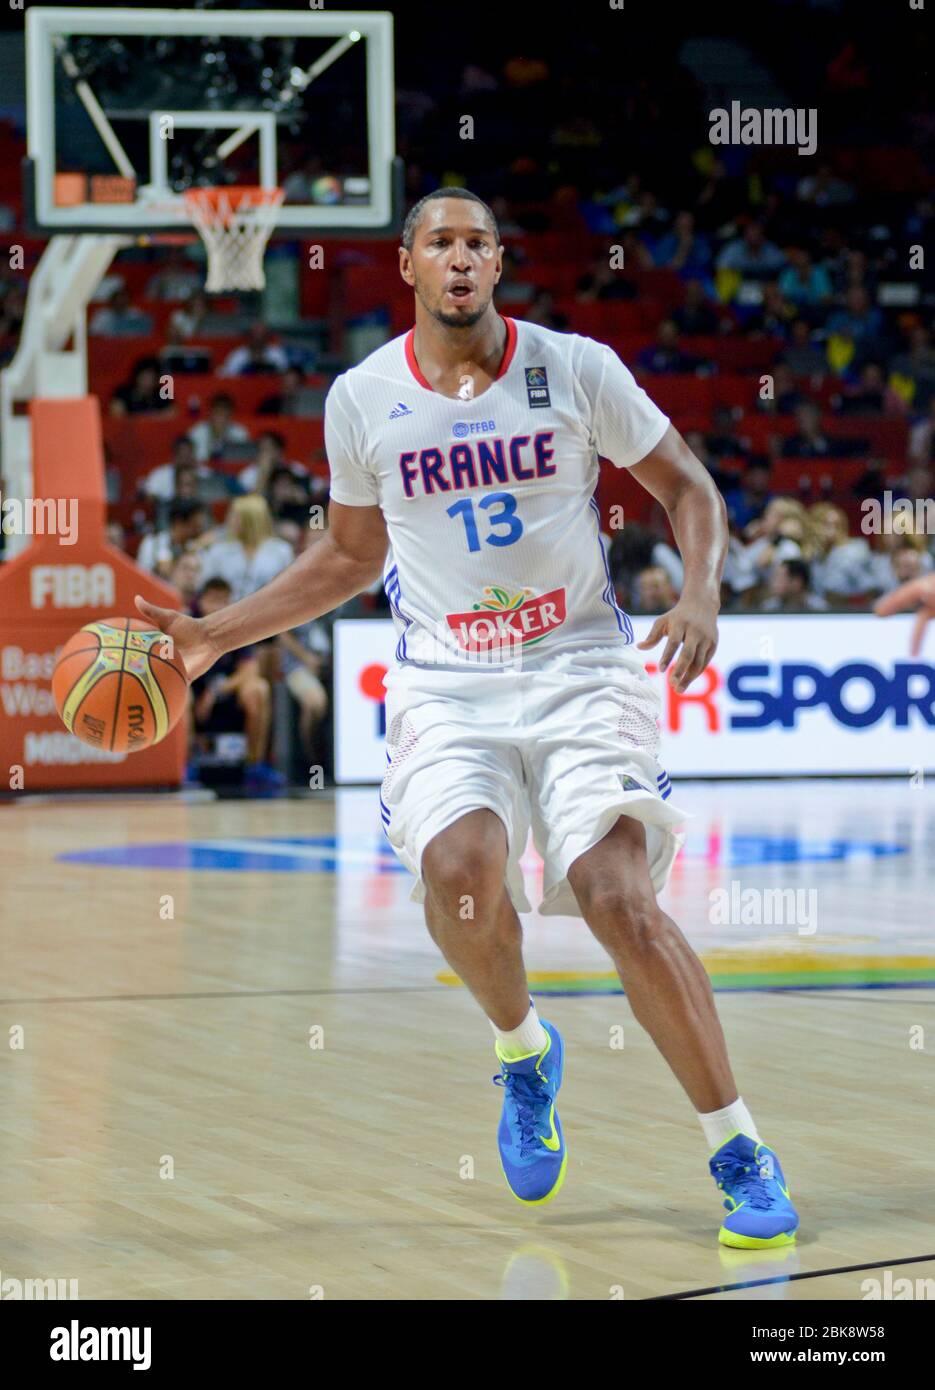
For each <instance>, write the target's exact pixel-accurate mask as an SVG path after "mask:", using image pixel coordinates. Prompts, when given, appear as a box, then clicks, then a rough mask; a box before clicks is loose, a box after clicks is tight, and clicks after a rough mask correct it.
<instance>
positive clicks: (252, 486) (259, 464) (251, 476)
mask: <svg viewBox="0 0 935 1390" xmlns="http://www.w3.org/2000/svg"><path fill="white" fill-rule="evenodd" d="M277 469H286V470H287V471H288V472H289V473H291V474H293V476H294V477H296V478H297V479H299V480H301V481H303V482H305V483H306V484H307V482H308V476H309V473H308V469H307V468H306V467H305V466H304V464H301V463H298V462H295V461H290V460H289V459H287V458H286V441H285V439H284V438H283V437H282V435H281V434H278V433H277V431H276V430H264V431H263V433H262V434H261V435H260V436H259V438H258V439H257V454H256V458H255V460H254V461H253V463H248V464H247V466H246V468H244V469H242V470H241V471H240V472H239V473H238V474H237V482H238V483H239V485H240V487H241V489H242V491H244V492H262V493H263V494H264V495H265V494H266V492H267V490H268V488H269V483H270V479H271V477H272V476H273V474H274V473H275V472H276V471H277Z"/></svg>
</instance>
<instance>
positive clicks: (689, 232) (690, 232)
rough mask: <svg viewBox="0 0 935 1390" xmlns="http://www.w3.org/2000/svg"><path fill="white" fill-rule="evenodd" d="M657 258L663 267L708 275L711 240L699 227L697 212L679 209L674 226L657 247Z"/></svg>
mask: <svg viewBox="0 0 935 1390" xmlns="http://www.w3.org/2000/svg"><path fill="white" fill-rule="evenodd" d="M653 261H654V262H655V264H656V265H657V266H659V267H660V269H663V270H677V271H678V272H679V274H680V275H684V276H686V277H688V276H691V277H693V278H697V279H704V278H705V277H706V276H707V275H708V273H709V271H710V269H711V243H710V241H709V240H708V238H707V237H706V236H703V235H702V234H701V233H700V232H699V231H697V229H696V227H695V214H694V213H692V212H686V211H682V212H677V213H676V215H675V220H674V221H673V223H672V229H671V231H669V232H666V233H665V235H664V236H661V237H660V238H659V240H658V241H657V242H656V244H655V246H654V247H653Z"/></svg>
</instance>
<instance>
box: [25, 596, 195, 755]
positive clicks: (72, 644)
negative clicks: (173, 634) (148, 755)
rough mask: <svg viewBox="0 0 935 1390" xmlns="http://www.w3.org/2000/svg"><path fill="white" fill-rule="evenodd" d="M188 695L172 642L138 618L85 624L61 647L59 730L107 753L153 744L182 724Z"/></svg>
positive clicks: (55, 688)
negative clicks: (177, 724) (66, 731)
mask: <svg viewBox="0 0 935 1390" xmlns="http://www.w3.org/2000/svg"><path fill="white" fill-rule="evenodd" d="M187 692H188V678H187V677H186V675H185V667H184V666H183V665H182V662H181V660H180V658H179V657H178V656H176V655H175V652H174V649H173V645H172V641H171V638H169V637H166V636H165V634H164V633H162V632H159V631H158V629H156V628H154V627H151V626H150V625H149V624H148V623H145V622H143V621H142V619H140V618H103V619H101V620H100V621H99V622H95V623H87V624H86V625H85V626H84V627H83V628H82V629H81V630H80V632H76V633H75V635H74V637H70V638H69V639H68V641H67V642H66V643H65V645H64V647H63V648H62V650H61V652H60V653H59V657H58V661H57V662H56V663H55V671H54V672H53V675H52V696H53V698H54V700H55V707H56V709H57V710H58V712H59V714H60V715H61V717H62V722H63V723H64V725H65V727H66V728H67V729H70V730H71V732H72V733H73V734H74V735H75V737H76V738H80V739H81V741H82V743H88V744H90V745H91V747H92V748H101V749H104V750H106V751H107V752H110V753H138V752H140V750H141V749H143V748H151V747H152V746H153V744H154V743H159V742H160V740H161V739H164V738H165V736H166V734H167V733H168V732H169V731H170V729H172V728H173V726H174V725H175V724H176V723H177V722H178V720H179V719H180V718H181V716H182V712H183V711H184V709H185V700H186V696H187Z"/></svg>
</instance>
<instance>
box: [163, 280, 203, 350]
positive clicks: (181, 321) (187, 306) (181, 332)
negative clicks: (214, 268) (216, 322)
mask: <svg viewBox="0 0 935 1390" xmlns="http://www.w3.org/2000/svg"><path fill="white" fill-rule="evenodd" d="M210 312H211V301H210V300H209V298H208V296H207V294H206V293H205V291H204V290H201V289H195V290H193V291H192V293H191V295H190V296H189V297H188V299H187V300H186V302H185V303H184V304H180V305H179V307H178V308H177V309H173V311H172V313H171V314H170V315H169V322H168V323H167V325H166V340H167V342H170V343H187V342H190V341H191V339H192V338H195V337H197V335H198V334H199V333H202V334H203V333H205V332H206V328H205V324H206V321H207V319H208V317H209V315H210Z"/></svg>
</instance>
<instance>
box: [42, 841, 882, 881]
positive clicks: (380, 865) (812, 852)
mask: <svg viewBox="0 0 935 1390" xmlns="http://www.w3.org/2000/svg"><path fill="white" fill-rule="evenodd" d="M908 852H909V847H908V845H898V844H887V843H885V842H880V841H875V840H846V839H829V840H800V839H798V838H797V837H796V836H793V835H779V836H776V835H728V836H725V838H724V839H723V841H722V842H721V844H720V852H719V855H718V858H717V861H716V862H717V863H719V864H721V865H722V866H723V867H724V868H742V867H744V866H747V865H751V864H808V863H821V862H825V863H828V862H832V861H837V862H841V861H843V860H862V859H882V858H887V857H890V856H892V855H897V854H908ZM684 857H685V858H686V859H687V860H689V861H707V862H712V861H711V857H710V848H709V847H708V844H707V842H706V841H705V840H704V839H703V838H701V837H699V838H698V839H695V840H693V839H689V840H688V842H687V844H686V846H685V851H684ZM57 859H58V861H59V862H60V863H65V864H97V865H106V866H108V867H110V868H122V869H189V870H192V871H195V872H197V871H199V870H208V869H213V870H224V871H227V872H230V873H276V874H334V873H337V872H338V870H339V869H341V870H343V871H344V872H347V873H354V872H357V873H369V874H372V873H377V874H385V873H407V872H408V870H406V869H405V868H404V866H403V865H402V864H400V863H399V861H398V859H397V858H396V856H395V854H394V853H393V851H392V849H391V848H389V847H388V846H385V845H381V844H380V843H379V842H378V841H376V840H372V839H369V838H367V837H358V838H354V839H350V838H344V839H343V840H341V842H340V843H339V842H338V840H337V839H336V837H335V836H334V835H295V836H286V835H277V836H275V837H271V838H261V837H258V836H252V835H251V836H244V837H243V838H236V837H226V838H224V839H210V840H170V841H166V842H165V843H157V844H147V845H113V846H111V847H110V848H107V849H89V850H80V851H77V852H75V853H71V854H60V855H58V856H57Z"/></svg>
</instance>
